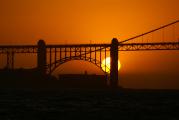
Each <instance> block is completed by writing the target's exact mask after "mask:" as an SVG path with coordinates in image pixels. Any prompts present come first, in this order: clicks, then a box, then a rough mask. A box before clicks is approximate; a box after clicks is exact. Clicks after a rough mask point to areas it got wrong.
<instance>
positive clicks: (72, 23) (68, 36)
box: [0, 0, 179, 88]
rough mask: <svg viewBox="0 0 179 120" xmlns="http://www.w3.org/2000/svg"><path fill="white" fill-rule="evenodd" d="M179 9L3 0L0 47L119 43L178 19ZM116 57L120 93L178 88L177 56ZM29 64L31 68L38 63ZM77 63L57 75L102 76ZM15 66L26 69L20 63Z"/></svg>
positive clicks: (146, 1)
mask: <svg viewBox="0 0 179 120" xmlns="http://www.w3.org/2000/svg"><path fill="white" fill-rule="evenodd" d="M178 8H179V1H178V0H1V1H0V44H36V43H37V40H39V39H44V40H45V41H46V43H47V44H52V43H53V44H77V43H110V42H111V39H112V38H113V37H116V38H118V39H119V40H123V39H126V38H129V37H132V36H135V35H137V34H140V33H143V32H145V31H148V30H150V29H153V28H156V27H158V26H161V25H163V24H166V23H170V22H172V21H175V20H177V19H179V10H178ZM119 55H120V62H121V65H122V66H123V67H122V69H121V70H120V79H121V81H120V82H121V84H122V85H123V86H124V87H132V88H179V80H178V79H179V77H177V74H178V72H179V70H178V68H179V63H178V61H179V55H178V51H174V52H172V51H163V52H154V51H151V52H121V53H119ZM17 59H18V58H17ZM24 59H27V60H28V59H29V58H28V57H26V58H24ZM23 61H26V60H23ZM31 61H33V62H31ZM31 61H29V64H30V66H31V65H33V64H35V62H36V60H35V59H33V60H31ZM75 62H76V61H75ZM32 63H33V64H32ZM76 63H77V64H73V62H71V63H70V62H69V63H67V64H66V65H63V66H61V68H59V69H60V70H61V71H62V70H63V72H65V71H66V72H70V70H71V71H74V70H76V65H79V64H84V66H83V65H82V66H83V67H82V68H79V69H78V70H76V71H78V72H83V71H84V70H86V69H87V70H89V72H92V73H101V71H100V70H99V69H98V68H96V67H94V66H93V67H91V64H89V63H85V62H81V61H80V62H76ZM0 64H2V63H0ZM15 64H16V66H23V65H24V64H25V63H24V62H22V61H21V60H20V59H19V60H18V62H17V63H15ZM86 64H87V65H86ZM73 66H74V67H73ZM85 66H87V67H85ZM71 67H72V68H71ZM69 68H70V69H69ZM80 69H82V70H80ZM60 70H59V71H60Z"/></svg>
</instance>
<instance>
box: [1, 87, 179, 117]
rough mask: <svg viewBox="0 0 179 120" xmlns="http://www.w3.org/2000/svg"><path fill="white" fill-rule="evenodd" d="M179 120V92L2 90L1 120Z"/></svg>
mask: <svg viewBox="0 0 179 120" xmlns="http://www.w3.org/2000/svg"><path fill="white" fill-rule="evenodd" d="M66 119H71V120H72V119H77V120H78V119H83V120H93V119H95V120H105V119H121V120H126V119H127V120H134V119H136V120H137V119H138V120H139V119H142V120H153V119H156V120H160V119H168V120H178V119H179V91H177V90H160V91H159V90H121V91H118V92H114V91H109V90H108V91H107V90H84V91H82V90H60V91H55V90H54V91H31V90H12V89H11V90H10V89H6V90H5V89H1V90H0V120H66Z"/></svg>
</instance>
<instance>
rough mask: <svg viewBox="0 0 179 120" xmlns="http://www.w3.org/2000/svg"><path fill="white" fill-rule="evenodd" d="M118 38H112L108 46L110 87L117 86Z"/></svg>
mask: <svg viewBox="0 0 179 120" xmlns="http://www.w3.org/2000/svg"><path fill="white" fill-rule="evenodd" d="M118 44H119V43H118V40H117V39H116V38H113V39H112V43H111V48H110V59H111V60H110V61H111V62H110V86H111V87H112V88H117V87H118Z"/></svg>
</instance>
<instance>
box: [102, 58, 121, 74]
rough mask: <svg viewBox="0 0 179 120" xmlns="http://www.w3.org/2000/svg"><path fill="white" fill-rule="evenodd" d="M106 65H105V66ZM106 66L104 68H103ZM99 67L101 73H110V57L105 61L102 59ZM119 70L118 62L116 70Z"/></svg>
mask: <svg viewBox="0 0 179 120" xmlns="http://www.w3.org/2000/svg"><path fill="white" fill-rule="evenodd" d="M105 63H106V64H105ZM105 65H106V66H105ZM101 67H102V69H103V71H106V72H107V73H110V57H107V58H106V59H103V61H102V63H101ZM120 68H121V63H120V61H119V60H118V70H119V69H120Z"/></svg>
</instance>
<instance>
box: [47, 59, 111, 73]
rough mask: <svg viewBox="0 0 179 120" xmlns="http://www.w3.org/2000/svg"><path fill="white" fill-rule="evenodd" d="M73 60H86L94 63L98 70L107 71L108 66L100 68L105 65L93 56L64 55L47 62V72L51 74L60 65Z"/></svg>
mask: <svg viewBox="0 0 179 120" xmlns="http://www.w3.org/2000/svg"><path fill="white" fill-rule="evenodd" d="M73 60H81V61H86V62H90V63H92V64H94V65H95V66H97V67H98V68H100V70H101V71H102V72H103V73H104V74H105V75H108V73H107V72H106V71H108V70H109V69H110V68H108V67H107V66H106V71H105V70H103V69H102V68H103V67H105V65H102V64H101V62H100V61H99V60H97V59H94V58H90V57H77V56H74V57H64V58H62V59H59V60H56V61H55V62H53V63H51V64H47V73H48V74H52V73H53V72H54V71H55V70H56V69H57V68H58V67H59V66H60V65H62V64H64V63H67V62H69V61H73Z"/></svg>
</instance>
